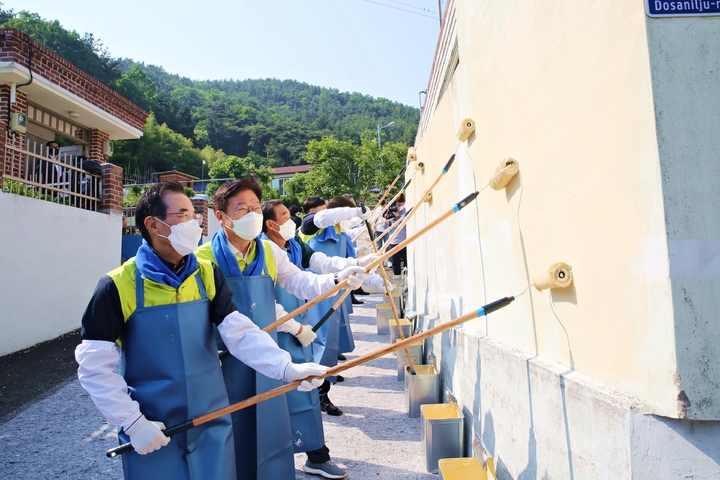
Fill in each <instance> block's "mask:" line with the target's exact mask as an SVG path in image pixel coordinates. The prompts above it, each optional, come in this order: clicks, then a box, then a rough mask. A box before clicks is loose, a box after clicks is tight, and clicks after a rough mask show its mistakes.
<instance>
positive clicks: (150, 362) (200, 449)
mask: <svg viewBox="0 0 720 480" xmlns="http://www.w3.org/2000/svg"><path fill="white" fill-rule="evenodd" d="M195 279H196V281H197V284H198V288H199V290H200V294H201V295H202V299H201V300H195V301H192V302H184V303H178V304H171V305H158V306H154V307H145V298H144V291H143V278H142V275H141V274H140V271H139V269H138V271H137V274H136V277H135V282H136V287H135V290H136V298H137V309H136V310H135V312H134V313H133V314H132V315H131V316H130V318H128V320H127V322H125V327H124V329H123V334H122V350H123V355H122V362H121V374H122V376H123V377H124V378H125V381H126V382H127V384H128V389H129V392H130V396H131V397H132V399H133V400H136V401H137V402H138V403H139V404H140V411H141V412H142V413H143V414H144V415H145V416H146V417H147V418H148V419H149V420H155V421H159V422H163V423H164V424H165V426H166V427H172V426H174V425H177V424H179V423H183V422H185V421H187V420H190V419H192V418H195V417H199V416H201V415H204V414H206V413H209V412H212V411H213V410H217V409H219V408H222V407H226V406H227V405H228V397H227V394H226V392H225V385H224V383H223V378H222V373H221V372H220V364H219V363H218V360H217V349H216V346H215V342H214V341H213V331H212V328H211V326H210V325H211V323H210V318H209V310H210V302H209V300H208V299H207V294H206V292H205V287H204V285H203V282H202V280H201V278H200V274H199V273H196V274H195ZM118 438H119V440H120V443H121V444H123V443H128V442H129V441H130V437H129V436H128V435H127V434H125V432H123V431H122V430H121V431H120V432H119V434H118ZM233 451H234V448H233V432H232V427H231V422H230V417H229V416H227V415H226V416H224V417H221V418H218V419H216V420H213V421H212V422H208V423H206V424H203V425H200V426H197V427H194V428H191V429H190V430H187V431H185V432H182V433H179V434H177V435H174V436H173V437H172V440H171V441H170V443H168V444H167V446H165V447H162V448H161V449H160V450H157V451H155V452H152V453H150V454H147V455H138V454H137V453H136V452H134V451H133V452H130V453H127V454H125V455H123V456H122V461H123V470H124V472H125V478H126V479H133V480H138V479H148V480H157V479H159V478H172V479H174V480H175V479H182V480H184V479H193V480H205V479H214V480H220V479H223V480H232V479H235V457H234V456H233Z"/></svg>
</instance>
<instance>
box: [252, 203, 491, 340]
mask: <svg viewBox="0 0 720 480" xmlns="http://www.w3.org/2000/svg"><path fill="white" fill-rule="evenodd" d="M478 193H479V192H473V193H471V194H470V195H468V196H467V197H465V198H463V199H462V200H460V201H459V202H458V203H456V204H455V205H453V207H452V208H451V209H449V210H448V211H446V212H445V213H443V214H442V215H440V216H439V217H438V218H436V219H435V220H433V221H432V222H430V223H429V224H427V225H425V226H424V227H423V228H421V229H420V230H418V231H417V232H415V233H414V234H413V235H412V236H410V237H408V238H406V239H405V240H404V241H402V242H400V243H398V244H397V245H396V246H395V247H394V248H392V249H391V250H390V251H388V252H385V253H383V254H382V255H381V256H379V257H378V258H376V259H375V260H374V261H373V262H371V263H370V264H368V265H367V266H365V273H370V272H371V271H372V270H373V269H374V268H375V267H377V266H378V265H380V264H381V263H382V262H383V261H385V260H386V259H388V258H390V257H391V256H393V255H395V254H396V253H397V252H399V251H400V250H402V249H403V248H405V247H406V246H407V245H409V244H411V243H412V242H414V241H415V240H417V239H418V238H420V237H421V236H423V235H424V234H425V233H427V232H428V231H429V230H431V229H433V228H434V227H436V226H437V225H439V224H440V223H442V222H443V221H444V220H445V219H446V218H448V217H449V216H450V215H452V214H454V213H457V212H459V211H460V210H462V209H463V208H465V206H466V205H467V204H468V203H470V202H472V201H473V200H475V198H476V197H477V196H478ZM347 283H348V279H347V278H346V279H345V280H343V281H342V282H339V283H338V284H337V285H335V286H334V287H332V288H331V289H330V290H328V291H327V292H325V293H323V294H322V295H319V296H317V297H315V298H314V299H312V300H310V301H309V302H307V303H305V304H303V305H301V306H300V307H298V308H296V309H295V310H293V311H292V312H290V313H288V314H287V315H285V316H284V317H282V318H280V319H278V320H276V321H275V322H274V323H271V324H270V325H268V326H267V327H265V328H263V330H264V331H266V332H271V331H273V330H275V329H276V328H277V327H279V326H280V325H282V324H283V323H285V322H287V321H288V320H290V319H291V318H294V317H296V316H298V315H300V314H301V313H303V312H304V311H305V310H307V309H308V308H310V307H312V306H313V305H316V304H317V303H318V302H321V301H322V300H324V299H325V298H327V297H329V296H331V295H333V294H335V293H336V292H337V291H339V290H341V289H343V288H345V287H347Z"/></svg>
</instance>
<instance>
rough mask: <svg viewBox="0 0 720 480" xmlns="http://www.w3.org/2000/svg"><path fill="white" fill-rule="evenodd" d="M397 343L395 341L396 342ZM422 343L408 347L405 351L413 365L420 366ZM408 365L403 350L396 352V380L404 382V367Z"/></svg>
mask: <svg viewBox="0 0 720 480" xmlns="http://www.w3.org/2000/svg"><path fill="white" fill-rule="evenodd" d="M396 341H397V340H396ZM422 345H423V344H422V341H420V342H417V343H413V344H411V345H408V347H407V349H408V352H410V360H411V361H412V364H413V365H420V363H421V360H422ZM407 365H409V364H408V361H407V357H406V356H405V349H400V350H398V351H397V377H398V380H400V381H403V380H405V366H407Z"/></svg>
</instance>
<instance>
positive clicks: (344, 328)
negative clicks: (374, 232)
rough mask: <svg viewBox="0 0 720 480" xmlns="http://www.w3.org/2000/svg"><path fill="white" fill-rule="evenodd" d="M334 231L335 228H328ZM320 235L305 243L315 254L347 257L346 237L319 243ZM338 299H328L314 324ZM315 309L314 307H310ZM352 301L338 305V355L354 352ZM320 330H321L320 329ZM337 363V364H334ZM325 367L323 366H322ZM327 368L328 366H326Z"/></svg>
mask: <svg viewBox="0 0 720 480" xmlns="http://www.w3.org/2000/svg"><path fill="white" fill-rule="evenodd" d="M329 228H332V229H334V228H335V227H329ZM319 236H320V235H316V236H314V237H313V238H311V239H310V240H309V241H308V242H307V243H308V245H310V248H312V249H313V250H315V251H316V252H322V253H324V254H325V255H327V256H328V257H342V258H346V257H347V241H348V239H347V237H346V236H345V235H343V234H338V233H335V235H334V237H333V236H327V237H326V238H325V240H324V241H321V240H320V239H319V238H318V237H319ZM342 294H343V291H340V292H338V295H342ZM337 298H338V297H335V298H334V299H333V298H332V297H331V298H330V299H328V306H327V308H325V310H324V311H323V312H322V313H321V314H320V316H319V317H318V319H317V320H315V323H317V321H319V320H320V319H321V318H322V316H323V315H324V314H325V313H326V312H327V311H328V310H330V307H332V305H333V304H334V303H335V301H336V300H337ZM320 305H323V307H324V306H325V300H323V301H322V302H321V303H319V304H318V306H320ZM312 308H315V307H312ZM352 311H353V310H352V299H351V298H350V295H348V296H347V298H345V300H343V303H341V304H340V308H338V309H337V312H338V313H337V314H338V321H339V327H338V332H339V336H338V353H349V352H352V351H353V350H355V341H354V339H353V334H352V329H351V327H350V313H352ZM333 315H334V314H333ZM321 330H322V328H321ZM336 363H337V362H336ZM323 365H325V364H323ZM328 366H329V365H328Z"/></svg>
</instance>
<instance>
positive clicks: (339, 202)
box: [327, 196, 355, 208]
mask: <svg viewBox="0 0 720 480" xmlns="http://www.w3.org/2000/svg"><path fill="white" fill-rule="evenodd" d="M354 206H355V204H354V203H353V201H352V200H350V199H349V198H347V197H344V196H342V197H333V198H332V199H331V200H330V201H329V202H328V205H327V208H340V207H354Z"/></svg>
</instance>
